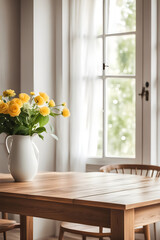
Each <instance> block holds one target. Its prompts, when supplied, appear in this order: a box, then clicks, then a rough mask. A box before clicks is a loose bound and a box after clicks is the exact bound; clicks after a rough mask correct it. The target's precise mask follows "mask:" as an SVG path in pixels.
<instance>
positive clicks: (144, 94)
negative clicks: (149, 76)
mask: <svg viewBox="0 0 160 240" xmlns="http://www.w3.org/2000/svg"><path fill="white" fill-rule="evenodd" d="M145 86H146V88H148V87H149V82H146V83H145ZM146 88H145V87H142V92H141V93H139V94H138V95H139V96H141V97H142V98H143V97H145V100H146V101H149V90H148V89H146Z"/></svg>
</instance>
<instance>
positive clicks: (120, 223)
mask: <svg viewBox="0 0 160 240" xmlns="http://www.w3.org/2000/svg"><path fill="white" fill-rule="evenodd" d="M111 236H112V240H134V239H135V234H134V210H133V209H131V210H124V211H123V210H116V209H114V210H111Z"/></svg>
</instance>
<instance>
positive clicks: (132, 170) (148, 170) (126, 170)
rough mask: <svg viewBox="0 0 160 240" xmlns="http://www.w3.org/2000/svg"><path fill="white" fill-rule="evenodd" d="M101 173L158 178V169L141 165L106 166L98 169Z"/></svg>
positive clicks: (157, 167)
mask: <svg viewBox="0 0 160 240" xmlns="http://www.w3.org/2000/svg"><path fill="white" fill-rule="evenodd" d="M100 171H101V172H107V173H110V172H115V173H121V174H135V175H141V176H142V175H143V176H146V177H160V167H159V166H154V165H141V164H119V165H106V166H103V167H101V168H100Z"/></svg>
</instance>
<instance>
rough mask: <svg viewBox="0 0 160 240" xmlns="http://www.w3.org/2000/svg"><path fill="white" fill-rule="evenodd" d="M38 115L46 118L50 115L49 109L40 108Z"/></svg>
mask: <svg viewBox="0 0 160 240" xmlns="http://www.w3.org/2000/svg"><path fill="white" fill-rule="evenodd" d="M40 114H41V115H42V116H47V115H49V114H50V109H49V108H48V107H41V108H40Z"/></svg>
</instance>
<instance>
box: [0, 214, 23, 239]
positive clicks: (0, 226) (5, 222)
mask: <svg viewBox="0 0 160 240" xmlns="http://www.w3.org/2000/svg"><path fill="white" fill-rule="evenodd" d="M19 227H20V224H19V223H16V221H14V220H9V219H8V214H7V213H2V219H0V233H3V239H4V240H7V236H6V232H7V231H9V230H12V229H14V228H19Z"/></svg>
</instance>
